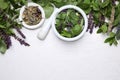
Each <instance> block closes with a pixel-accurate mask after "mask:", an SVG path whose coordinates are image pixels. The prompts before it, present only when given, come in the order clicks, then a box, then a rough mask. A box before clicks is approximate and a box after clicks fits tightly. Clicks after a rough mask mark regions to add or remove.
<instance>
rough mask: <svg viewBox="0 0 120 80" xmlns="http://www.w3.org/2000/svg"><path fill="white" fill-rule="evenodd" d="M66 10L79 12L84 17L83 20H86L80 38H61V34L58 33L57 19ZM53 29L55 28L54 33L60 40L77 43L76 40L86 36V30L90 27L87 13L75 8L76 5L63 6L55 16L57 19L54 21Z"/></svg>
mask: <svg viewBox="0 0 120 80" xmlns="http://www.w3.org/2000/svg"><path fill="white" fill-rule="evenodd" d="M65 9H74V10H76V11H78V12H79V13H80V14H81V15H82V16H83V19H84V25H83V30H82V32H81V33H80V34H79V35H78V36H76V37H73V38H66V37H63V36H61V35H60V34H59V32H58V31H57V29H56V26H55V23H56V17H57V15H58V14H59V13H60V12H61V11H62V10H65ZM52 27H53V31H54V32H55V34H56V36H57V37H58V38H60V39H61V40H64V41H76V40H78V39H79V38H81V37H82V36H83V35H84V34H85V32H86V30H87V27H88V18H87V16H86V14H85V12H84V11H83V10H82V9H81V8H79V7H77V6H74V5H66V6H63V7H61V8H59V9H58V10H57V13H56V15H55V17H54V20H53V22H52Z"/></svg>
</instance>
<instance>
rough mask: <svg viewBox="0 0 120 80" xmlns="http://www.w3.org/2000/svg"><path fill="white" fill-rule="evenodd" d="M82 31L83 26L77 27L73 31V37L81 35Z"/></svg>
mask: <svg viewBox="0 0 120 80" xmlns="http://www.w3.org/2000/svg"><path fill="white" fill-rule="evenodd" d="M81 31H82V26H80V25H78V24H77V25H75V27H73V28H72V30H71V32H72V35H73V36H76V35H78V34H80V32H81Z"/></svg>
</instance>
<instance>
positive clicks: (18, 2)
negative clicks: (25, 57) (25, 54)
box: [0, 0, 29, 54]
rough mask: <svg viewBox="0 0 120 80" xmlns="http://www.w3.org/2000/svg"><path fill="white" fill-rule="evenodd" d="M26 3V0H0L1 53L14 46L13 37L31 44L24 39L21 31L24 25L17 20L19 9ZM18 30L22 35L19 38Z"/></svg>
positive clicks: (26, 44) (23, 42) (21, 42)
mask: <svg viewBox="0 0 120 80" xmlns="http://www.w3.org/2000/svg"><path fill="white" fill-rule="evenodd" d="M24 4H26V1H25V0H0V14H1V15H0V53H3V54H4V53H5V52H6V50H7V49H9V48H10V47H11V46H12V42H11V37H14V38H15V39H16V40H18V41H19V42H20V44H23V45H25V46H29V44H28V43H26V42H25V41H24V39H25V38H26V37H25V35H24V34H23V33H22V32H21V30H20V29H21V28H22V25H21V24H19V23H18V22H17V18H18V16H19V10H18V8H20V7H21V6H23V5H24ZM14 30H16V31H17V32H18V33H19V34H20V35H21V37H22V39H21V38H19V37H18V36H17V35H16V33H15V32H14Z"/></svg>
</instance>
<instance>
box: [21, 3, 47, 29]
mask: <svg viewBox="0 0 120 80" xmlns="http://www.w3.org/2000/svg"><path fill="white" fill-rule="evenodd" d="M27 6H38V8H39V9H40V11H41V14H42V19H41V21H40V22H39V23H38V24H36V25H32V26H31V25H27V24H26V23H25V22H24V20H23V18H22V14H23V12H24V10H25V7H26V6H23V7H22V8H21V9H20V15H19V20H20V21H22V25H23V26H24V27H25V28H27V29H36V28H39V27H40V26H41V25H42V24H43V23H44V20H45V12H44V10H43V8H42V7H41V6H40V5H38V4H36V3H33V2H29V3H28V4H27Z"/></svg>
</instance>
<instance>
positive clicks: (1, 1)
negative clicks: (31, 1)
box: [0, 0, 9, 9]
mask: <svg viewBox="0 0 120 80" xmlns="http://www.w3.org/2000/svg"><path fill="white" fill-rule="evenodd" d="M8 5H9V4H8V3H7V2H5V1H4V0H0V8H1V9H6V8H7V7H8Z"/></svg>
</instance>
